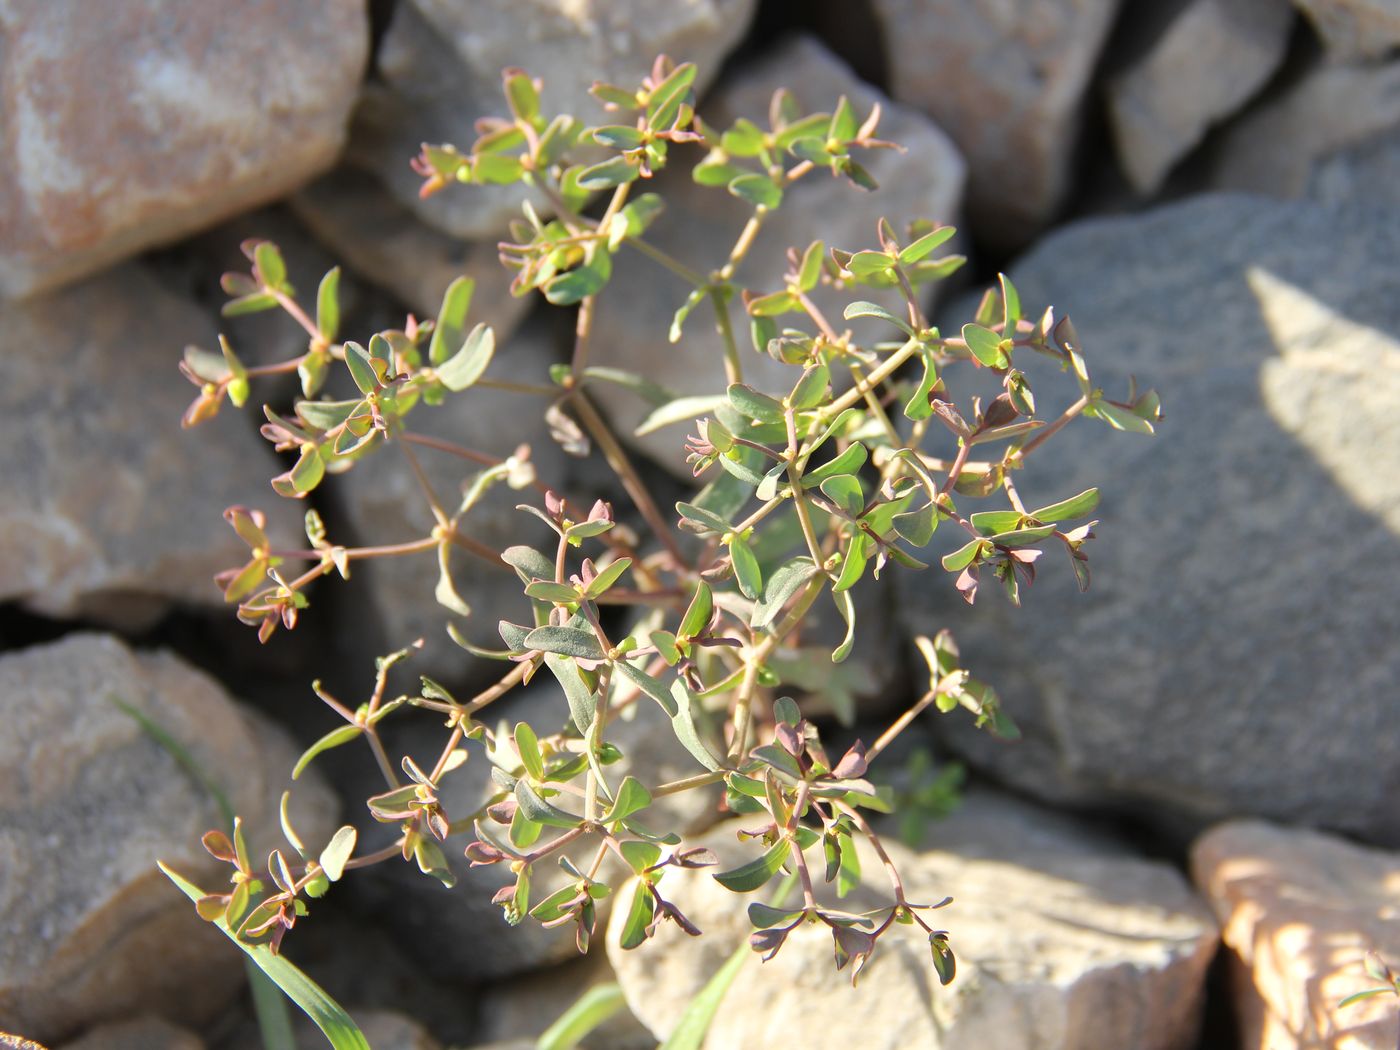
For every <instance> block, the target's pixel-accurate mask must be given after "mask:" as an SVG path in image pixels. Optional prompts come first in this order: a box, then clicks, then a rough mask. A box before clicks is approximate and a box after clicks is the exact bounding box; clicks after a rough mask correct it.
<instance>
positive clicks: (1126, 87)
mask: <svg viewBox="0 0 1400 1050" xmlns="http://www.w3.org/2000/svg"><path fill="white" fill-rule="evenodd" d="M1292 24H1293V11H1292V8H1291V7H1289V5H1288V4H1287V2H1286V0H1195V2H1193V3H1191V4H1189V5H1188V6H1187V7H1186V9H1185V10H1183V11H1181V12H1180V13H1179V14H1178V15H1177V16H1176V18H1175V19H1173V20H1172V22H1171V24H1170V25H1169V26H1168V27H1167V28H1166V30H1165V31H1164V32H1163V33H1162V34H1161V35H1160V36H1159V37H1158V38H1157V39H1156V40H1155V41H1153V42H1152V44H1151V46H1150V49H1149V50H1148V52H1147V54H1146V55H1144V56H1143V58H1142V59H1141V60H1139V61H1138V62H1136V63H1135V64H1133V65H1132V66H1131V67H1130V68H1129V69H1128V70H1126V71H1125V72H1124V73H1122V74H1121V75H1120V76H1118V77H1117V78H1116V79H1114V80H1113V81H1112V82H1110V83H1109V85H1108V108H1109V118H1110V120H1111V121H1112V124H1113V135H1114V140H1115V142H1116V144H1117V147H1118V156H1119V158H1120V160H1121V161H1122V164H1123V170H1124V171H1125V172H1126V173H1127V175H1128V178H1129V180H1130V181H1131V182H1132V184H1133V186H1134V187H1135V188H1136V189H1137V190H1138V192H1139V193H1142V194H1151V193H1154V192H1156V190H1157V189H1158V188H1159V187H1160V186H1161V184H1162V181H1163V179H1165V178H1166V175H1167V172H1168V171H1169V170H1170V169H1171V167H1172V165H1174V164H1175V163H1176V162H1177V161H1178V160H1180V159H1181V158H1182V157H1184V156H1185V155H1186V154H1187V153H1188V152H1189V151H1190V150H1191V149H1192V148H1193V147H1195V146H1196V144H1197V143H1199V142H1200V141H1201V138H1202V137H1203V136H1204V135H1205V133H1206V131H1207V130H1208V129H1209V128H1210V126H1211V125H1213V124H1215V123H1216V122H1217V121H1219V120H1221V119H1223V118H1224V117H1227V116H1228V115H1230V114H1231V113H1233V112H1234V111H1235V110H1236V109H1237V108H1238V107H1239V106H1240V104H1241V103H1243V102H1244V101H1245V100H1246V99H1248V98H1249V97H1250V96H1251V95H1253V94H1254V92H1255V91H1257V90H1258V89H1259V88H1260V87H1261V86H1262V85H1263V84H1264V82H1265V81H1266V80H1267V79H1268V78H1269V76H1270V75H1271V74H1272V73H1273V72H1274V70H1275V69H1276V68H1277V67H1278V64H1279V63H1280V62H1281V61H1282V60H1283V55H1284V51H1285V50H1286V49H1287V47H1288V34H1289V29H1290V27H1291V26H1292Z"/></svg>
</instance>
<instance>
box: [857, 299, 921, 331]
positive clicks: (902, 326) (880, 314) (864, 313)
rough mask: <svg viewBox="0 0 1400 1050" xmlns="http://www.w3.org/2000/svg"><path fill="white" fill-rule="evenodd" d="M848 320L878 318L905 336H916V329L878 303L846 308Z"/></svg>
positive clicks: (865, 303) (860, 304) (858, 303)
mask: <svg viewBox="0 0 1400 1050" xmlns="http://www.w3.org/2000/svg"><path fill="white" fill-rule="evenodd" d="M844 316H845V318H846V320H848V321H852V320H854V319H855V318H857V317H876V318H879V319H880V320H881V321H888V322H889V323H890V324H892V325H894V326H895V327H896V328H898V329H899V330H900V331H901V332H903V333H904V334H905V335H909V336H912V335H914V334H915V333H914V329H913V328H911V327H910V326H909V322H908V321H906V320H905V319H904V318H902V317H898V316H896V315H895V314H892V313H890V312H889V311H888V310H886V309H885V308H884V307H883V306H880V305H878V304H877V303H867V302H855V303H851V304H850V305H849V306H847V307H846V309H845V311H844Z"/></svg>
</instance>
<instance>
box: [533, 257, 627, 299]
mask: <svg viewBox="0 0 1400 1050" xmlns="http://www.w3.org/2000/svg"><path fill="white" fill-rule="evenodd" d="M611 277H612V256H611V255H609V254H608V253H607V252H606V251H604V250H603V249H602V248H598V249H596V250H595V251H594V252H593V258H592V259H590V260H589V261H588V262H586V263H585V264H584V265H582V266H580V267H578V269H575V270H570V271H569V272H568V273H561V274H560V275H559V276H558V277H555V278H554V279H553V280H551V281H550V282H549V283H548V284H546V285H545V286H544V297H545V298H546V299H548V300H549V301H550V302H551V303H553V304H554V305H555V306H572V305H573V304H574V303H577V302H581V301H582V300H584V299H586V298H588V296H590V295H596V294H597V293H598V292H600V291H602V290H603V288H604V287H606V286H607V283H608V280H609V278H611Z"/></svg>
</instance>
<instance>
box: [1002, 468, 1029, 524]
mask: <svg viewBox="0 0 1400 1050" xmlns="http://www.w3.org/2000/svg"><path fill="white" fill-rule="evenodd" d="M1001 487H1002V488H1004V489H1006V498H1007V499H1009V500H1010V501H1011V506H1012V507H1014V508H1015V509H1016V511H1017V513H1020V514H1024V513H1026V505H1025V504H1024V503H1022V502H1021V494H1020V493H1019V492H1017V491H1016V485H1015V483H1014V482H1013V481H1012V480H1011V473H1010V471H1003V472H1002V475H1001Z"/></svg>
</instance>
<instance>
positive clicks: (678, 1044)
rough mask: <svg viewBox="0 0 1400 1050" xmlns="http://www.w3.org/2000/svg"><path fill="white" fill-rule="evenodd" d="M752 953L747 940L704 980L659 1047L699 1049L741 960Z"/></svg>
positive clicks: (741, 966) (667, 1049)
mask: <svg viewBox="0 0 1400 1050" xmlns="http://www.w3.org/2000/svg"><path fill="white" fill-rule="evenodd" d="M751 955H753V949H752V948H750V947H749V944H748V941H747V940H746V941H745V942H744V943H743V944H741V945H739V947H737V948H735V949H734V954H733V955H731V956H730V957H729V958H728V959H727V960H725V963H724V965H723V966H721V967H720V968H719V972H718V973H716V974H715V975H714V976H713V977H711V978H710V979H709V981H707V982H706V983H705V987H704V988H702V989H700V994H699V995H697V996H696V997H695V998H694V999H692V1000H690V1003H689V1004H688V1005H687V1006H686V1008H685V1013H683V1014H681V1019H680V1022H679V1023H678V1024H677V1025H676V1027H675V1028H674V1029H673V1030H672V1031H671V1035H670V1037H669V1038H667V1040H666V1041H665V1042H664V1043H662V1044H661V1046H660V1048H659V1050H700V1047H701V1046H702V1045H703V1044H704V1042H705V1035H706V1034H707V1033H708V1032H709V1030H710V1023H711V1022H712V1021H714V1019H715V1014H716V1013H718V1012H719V1007H720V1003H722V1002H723V1001H724V997H725V995H727V994H728V992H729V986H730V985H731V984H733V983H734V978H736V977H738V976H739V971H740V970H742V969H743V968H744V963H745V962H747V961H748V959H749V956H751Z"/></svg>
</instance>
